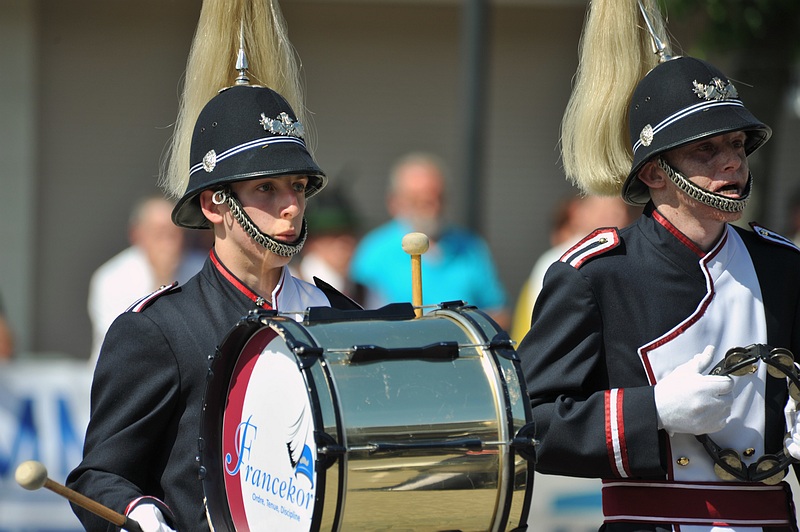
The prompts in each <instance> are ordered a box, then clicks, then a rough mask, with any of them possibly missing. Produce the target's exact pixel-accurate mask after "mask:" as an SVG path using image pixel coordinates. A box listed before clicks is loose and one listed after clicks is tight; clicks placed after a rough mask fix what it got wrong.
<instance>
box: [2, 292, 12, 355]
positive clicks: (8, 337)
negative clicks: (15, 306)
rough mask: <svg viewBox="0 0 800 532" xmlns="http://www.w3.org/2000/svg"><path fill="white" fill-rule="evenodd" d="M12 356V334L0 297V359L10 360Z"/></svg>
mask: <svg viewBox="0 0 800 532" xmlns="http://www.w3.org/2000/svg"><path fill="white" fill-rule="evenodd" d="M13 356H14V334H13V333H12V330H11V325H10V324H9V323H8V319H7V318H6V309H5V307H4V306H3V299H2V298H1V297H0V361H4V360H11V358H12V357H13Z"/></svg>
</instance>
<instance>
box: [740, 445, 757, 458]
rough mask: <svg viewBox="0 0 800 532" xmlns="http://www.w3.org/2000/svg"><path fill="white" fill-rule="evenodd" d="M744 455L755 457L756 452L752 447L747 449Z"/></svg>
mask: <svg viewBox="0 0 800 532" xmlns="http://www.w3.org/2000/svg"><path fill="white" fill-rule="evenodd" d="M742 454H744V455H745V456H753V455H754V454H756V450H755V449H753V448H752V447H749V448H747V449H745V450H744V453H742Z"/></svg>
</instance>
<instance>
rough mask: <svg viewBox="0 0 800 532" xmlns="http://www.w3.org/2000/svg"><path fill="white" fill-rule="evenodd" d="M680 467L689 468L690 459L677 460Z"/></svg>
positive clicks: (683, 457)
mask: <svg viewBox="0 0 800 532" xmlns="http://www.w3.org/2000/svg"><path fill="white" fill-rule="evenodd" d="M676 462H677V463H678V465H679V466H687V465H689V458H688V457H686V456H681V457H680V458H678V459H677V460H676Z"/></svg>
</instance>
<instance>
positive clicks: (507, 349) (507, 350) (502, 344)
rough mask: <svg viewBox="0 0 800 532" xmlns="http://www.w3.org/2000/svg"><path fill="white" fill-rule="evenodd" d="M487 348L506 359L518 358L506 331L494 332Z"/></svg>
mask: <svg viewBox="0 0 800 532" xmlns="http://www.w3.org/2000/svg"><path fill="white" fill-rule="evenodd" d="M489 348H490V349H492V350H496V352H497V354H499V355H501V356H503V357H504V358H506V359H508V360H519V357H518V356H517V352H516V350H514V341H513V340H512V339H511V337H510V336H509V335H508V333H507V332H506V331H500V332H499V333H497V334H495V335H494V338H492V340H491V341H490V342H489Z"/></svg>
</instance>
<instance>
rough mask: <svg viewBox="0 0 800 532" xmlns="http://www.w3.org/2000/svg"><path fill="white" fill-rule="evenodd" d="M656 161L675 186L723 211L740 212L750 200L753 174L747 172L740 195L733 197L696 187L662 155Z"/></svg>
mask: <svg viewBox="0 0 800 532" xmlns="http://www.w3.org/2000/svg"><path fill="white" fill-rule="evenodd" d="M657 163H658V167H659V168H661V169H662V170H664V172H666V174H667V176H668V177H669V179H670V181H672V182H673V183H674V184H675V186H676V187H678V188H679V189H680V190H681V191H682V192H683V193H685V194H686V195H687V196H689V197H690V198H692V199H694V200H696V201H699V202H700V203H702V204H704V205H708V206H709V207H713V208H714V209H717V210H720V211H725V212H742V211H743V210H744V208H745V207H747V202H748V201H749V200H750V192H751V191H752V188H753V186H752V185H753V175H752V174H750V173H748V174H747V184H746V185H745V188H744V193H743V194H742V197H741V198H738V199H734V198H729V197H727V196H723V195H722V194H716V193H714V192H709V191H708V190H706V189H704V188H700V187H698V186H697V185H695V184H694V183H692V182H691V181H689V180H688V179H687V178H686V176H684V175H683V174H681V173H680V172H679V171H678V170H676V169H674V168H673V167H671V166H670V165H669V164H668V163H667V162H666V161H665V160H664V158H663V157H659V158H658V161H657Z"/></svg>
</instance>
